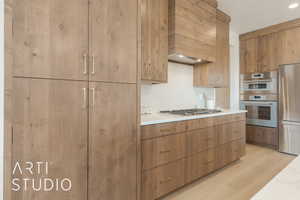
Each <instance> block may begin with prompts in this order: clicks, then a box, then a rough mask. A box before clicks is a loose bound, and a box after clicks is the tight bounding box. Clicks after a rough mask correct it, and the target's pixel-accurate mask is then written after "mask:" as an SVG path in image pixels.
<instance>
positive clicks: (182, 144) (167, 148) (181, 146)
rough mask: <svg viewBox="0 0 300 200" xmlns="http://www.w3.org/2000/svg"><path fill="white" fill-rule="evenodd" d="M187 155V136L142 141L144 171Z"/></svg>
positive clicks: (179, 135)
mask: <svg viewBox="0 0 300 200" xmlns="http://www.w3.org/2000/svg"><path fill="white" fill-rule="evenodd" d="M185 155H186V134H178V135H171V136H165V137H160V138H155V139H151V140H144V141H142V166H143V170H147V169H151V168H154V167H157V166H159V165H162V164H166V163H169V162H171V161H175V160H179V159H181V158H183V157H185Z"/></svg>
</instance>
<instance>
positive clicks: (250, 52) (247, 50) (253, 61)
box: [240, 38, 259, 74]
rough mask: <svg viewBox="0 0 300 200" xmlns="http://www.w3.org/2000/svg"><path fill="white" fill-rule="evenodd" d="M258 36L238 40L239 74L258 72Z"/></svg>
mask: <svg viewBox="0 0 300 200" xmlns="http://www.w3.org/2000/svg"><path fill="white" fill-rule="evenodd" d="M257 51H258V38H251V39H248V40H243V41H240V60H241V61H240V66H241V69H240V71H241V74H248V73H255V72H258V71H259V70H258V58H257V55H258V53H257Z"/></svg>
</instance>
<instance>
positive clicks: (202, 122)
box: [187, 118, 214, 131]
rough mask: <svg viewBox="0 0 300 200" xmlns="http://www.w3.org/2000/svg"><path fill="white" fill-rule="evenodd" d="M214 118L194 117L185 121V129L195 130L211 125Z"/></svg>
mask: <svg viewBox="0 0 300 200" xmlns="http://www.w3.org/2000/svg"><path fill="white" fill-rule="evenodd" d="M213 122H214V118H203V119H194V120H188V121H187V130H188V131H190V130H196V129H201V128H207V127H212V126H213V125H214V124H213Z"/></svg>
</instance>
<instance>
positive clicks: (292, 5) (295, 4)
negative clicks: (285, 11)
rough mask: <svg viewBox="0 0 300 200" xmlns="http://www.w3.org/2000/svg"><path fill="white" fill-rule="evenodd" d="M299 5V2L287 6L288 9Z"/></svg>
mask: <svg viewBox="0 0 300 200" xmlns="http://www.w3.org/2000/svg"><path fill="white" fill-rule="evenodd" d="M298 6H299V3H291V4H290V5H289V8H290V9H293V8H297V7H298Z"/></svg>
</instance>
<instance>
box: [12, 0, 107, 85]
mask: <svg viewBox="0 0 300 200" xmlns="http://www.w3.org/2000/svg"><path fill="white" fill-rule="evenodd" d="M13 9H14V23H13V30H14V31H13V40H14V64H13V74H14V75H15V76H22V77H37V78H55V79H74V80H87V78H88V74H87V68H86V65H87V64H86V62H87V60H86V59H87V57H86V56H87V55H88V51H89V49H88V38H89V35H88V10H89V9H88V1H87V0H64V1H61V0H44V1H31V0H24V1H18V2H17V3H15V4H14V8H13ZM77 13H80V15H78V14H77ZM101 46H103V45H101Z"/></svg>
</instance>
